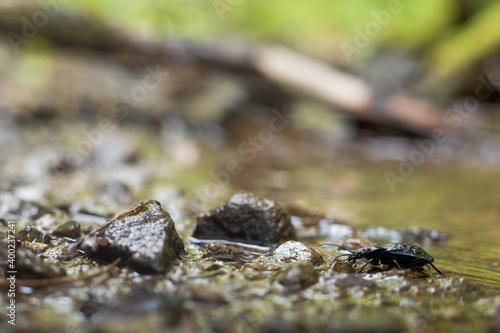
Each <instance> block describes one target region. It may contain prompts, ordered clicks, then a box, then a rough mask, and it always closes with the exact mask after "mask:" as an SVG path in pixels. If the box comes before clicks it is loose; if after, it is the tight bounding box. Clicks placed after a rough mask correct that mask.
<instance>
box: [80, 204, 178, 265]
mask: <svg viewBox="0 0 500 333" xmlns="http://www.w3.org/2000/svg"><path fill="white" fill-rule="evenodd" d="M80 248H81V249H84V250H86V251H88V254H89V256H90V257H92V258H96V259H100V260H104V261H113V260H115V259H116V258H118V257H120V258H122V262H124V263H125V264H126V265H128V266H129V267H131V268H132V269H134V270H136V271H137V272H140V273H161V272H165V271H167V270H168V268H169V267H170V266H171V264H172V262H173V261H174V260H175V259H177V258H178V257H179V254H180V253H181V252H183V251H184V243H183V242H182V240H181V238H180V237H179V235H178V234H177V231H176V229H175V224H174V221H172V219H171V218H170V215H169V214H168V213H167V212H166V211H165V210H163V209H162V208H161V205H160V203H159V202H158V201H156V200H149V201H147V202H141V203H140V204H139V205H137V206H136V207H134V208H133V209H131V210H129V211H127V212H125V213H123V214H121V215H120V216H118V217H116V218H115V219H113V220H111V221H109V222H108V223H106V224H105V225H104V226H102V227H101V228H99V229H97V230H95V231H93V232H92V233H90V234H89V235H87V236H86V237H85V239H84V240H83V242H82V244H81V245H80Z"/></svg>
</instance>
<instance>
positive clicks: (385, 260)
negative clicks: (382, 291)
mask: <svg viewBox="0 0 500 333" xmlns="http://www.w3.org/2000/svg"><path fill="white" fill-rule="evenodd" d="M321 245H334V246H337V247H339V248H341V249H344V250H346V251H349V252H350V253H349V254H347V253H346V254H341V255H340V256H337V257H335V259H337V258H338V257H343V256H349V257H348V258H347V259H346V262H347V263H348V264H350V265H354V263H355V262H356V260H358V259H361V258H365V259H367V260H368V262H367V263H366V264H364V265H363V267H361V268H360V269H358V271H357V273H361V272H363V270H364V269H365V267H366V265H368V264H372V265H378V264H379V263H382V264H383V265H387V266H389V268H394V267H397V268H399V269H403V268H410V267H417V266H424V265H431V266H432V268H434V269H435V270H436V272H438V273H439V275H441V276H445V275H444V274H443V273H441V271H439V269H437V268H436V266H434V265H433V264H432V262H433V261H434V258H433V257H431V256H430V255H429V254H428V253H427V252H425V251H424V249H422V248H421V247H418V246H416V245H412V244H404V243H388V244H373V245H370V246H365V247H363V248H361V249H358V250H355V251H352V250H348V249H346V248H345V247H343V246H340V245H337V244H330V243H325V244H321ZM321 245H320V246H321Z"/></svg>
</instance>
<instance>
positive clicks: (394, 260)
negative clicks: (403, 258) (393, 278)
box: [392, 259, 402, 271]
mask: <svg viewBox="0 0 500 333" xmlns="http://www.w3.org/2000/svg"><path fill="white" fill-rule="evenodd" d="M392 261H393V262H394V263H395V264H396V266H398V268H399V270H400V271H402V269H401V266H399V264H398V262H397V261H396V259H392Z"/></svg>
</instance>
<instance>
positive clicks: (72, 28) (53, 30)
mask: <svg viewBox="0 0 500 333" xmlns="http://www.w3.org/2000/svg"><path fill="white" fill-rule="evenodd" d="M36 11H40V8H35V7H16V9H8V8H4V9H2V10H1V11H0V32H1V31H3V32H4V33H5V34H6V36H7V37H9V36H11V37H12V36H13V35H12V34H16V35H17V36H22V33H23V24H24V22H25V20H24V21H23V20H21V18H22V17H33V14H34V13H35V12H36ZM37 33H38V34H39V35H41V36H44V37H45V38H47V39H49V40H50V41H52V43H53V44H54V45H55V46H64V47H85V48H88V49H91V50H94V51H99V52H105V53H108V54H113V55H120V56H119V57H115V58H116V59H117V61H122V63H123V64H124V65H126V66H129V67H132V68H133V67H134V66H135V67H137V66H138V62H139V63H140V61H137V59H141V60H142V61H146V62H147V61H149V62H151V61H152V60H153V59H154V61H162V62H163V63H167V64H169V65H174V64H176V63H180V64H183V63H189V64H191V65H194V66H201V67H209V68H214V69H216V70H220V71H229V72H232V73H235V74H241V73H245V74H252V75H253V76H257V77H258V78H259V79H260V80H261V81H265V83H266V84H265V86H266V89H267V90H268V91H267V92H266V93H267V95H270V94H271V95H273V94H274V95H278V94H283V92H286V91H288V92H289V95H290V97H291V98H292V97H293V98H300V97H302V98H309V99H314V100H317V101H319V102H322V103H324V104H326V105H328V106H330V107H332V108H334V109H335V110H338V111H342V112H345V113H347V114H349V115H350V116H352V117H354V118H357V119H360V120H366V121H370V122H375V123H379V124H385V125H390V126H393V127H397V128H401V129H405V130H410V131H412V132H417V133H420V134H424V135H426V134H427V135H428V134H430V133H431V131H432V130H433V129H435V128H441V129H444V130H447V129H449V126H448V125H447V123H446V122H445V121H444V119H443V117H442V114H443V110H441V108H439V107H437V106H435V105H433V104H431V103H429V102H427V101H424V100H421V99H419V98H416V97H412V96H408V95H402V94H399V93H395V94H394V95H392V96H389V97H387V98H385V99H384V100H382V101H380V100H378V101H377V102H376V100H377V99H376V96H374V89H372V87H370V86H369V85H368V84H367V83H366V82H365V81H364V80H362V79H361V78H359V77H356V76H354V75H351V74H347V73H344V72H342V71H340V70H339V69H336V68H335V67H333V66H331V65H329V64H326V63H324V62H321V61H319V60H317V59H314V58H312V57H308V56H305V55H301V54H299V53H297V52H294V51H292V50H289V49H285V48H283V47H262V48H254V49H251V48H248V47H238V46H235V45H232V44H222V45H220V44H219V45H214V44H211V45H206V44H202V43H196V42H192V41H144V40H138V39H136V38H133V37H131V36H127V35H124V34H123V33H120V32H117V31H116V30H113V29H111V28H109V27H106V26H105V25H104V24H102V23H100V22H94V21H91V20H89V19H87V18H85V17H83V16H75V15H73V16H72V17H68V13H57V14H56V15H55V16H53V17H51V18H50V19H49V21H48V23H47V24H46V25H44V26H43V27H40V28H38V32H37ZM127 56H131V57H132V59H135V60H136V61H130V60H131V59H130V57H128V58H127ZM141 65H142V64H141ZM267 87H268V88H267ZM269 90H271V91H269ZM256 97H257V98H258V97H259V96H256ZM263 99H264V98H263Z"/></svg>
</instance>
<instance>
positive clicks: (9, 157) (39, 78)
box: [0, 0, 500, 290]
mask: <svg viewBox="0 0 500 333" xmlns="http://www.w3.org/2000/svg"><path fill="white" fill-rule="evenodd" d="M499 15H500V1H487V0H481V1H469V0H460V1H451V0H422V1H406V0H401V1H382V0H377V1H374V0H360V1H341V0H328V1H327V0H318V1H309V2H307V1H300V2H299V1H296V2H290V1H283V0H275V1H261V0H255V1H249V0H214V1H200V0H192V1H174V0H171V1H158V0H149V1H142V2H132V1H128V2H124V1H118V0H99V1H97V0H85V1H83V0H74V1H63V0H60V1H58V0H47V1H27V0H25V1H10V0H8V1H6V0H4V1H2V3H1V4H0V37H1V38H0V213H2V214H3V215H4V216H8V213H9V212H12V209H14V208H15V207H18V208H19V209H21V210H22V207H26V206H23V205H25V203H29V202H30V203H33V202H35V203H37V204H39V205H44V206H71V207H76V208H74V209H76V210H80V211H86V212H91V213H92V214H96V215H99V216H112V215H114V214H116V213H118V212H122V211H123V210H124V209H128V208H129V207H131V206H133V205H135V204H136V203H137V202H140V201H142V200H147V199H151V198H152V199H156V200H159V201H160V202H162V204H163V205H164V207H165V209H166V210H168V211H169V212H170V213H171V215H172V217H173V219H174V220H175V221H176V223H177V225H178V229H179V230H180V233H181V234H182V235H188V234H189V233H190V232H191V231H192V226H193V221H194V219H195V217H196V216H197V215H198V214H200V213H202V212H205V211H206V210H207V209H209V208H212V207H214V206H216V205H219V204H221V203H222V202H223V201H224V200H226V199H227V198H228V197H230V196H231V194H233V193H235V192H238V191H251V192H254V193H256V194H258V195H261V196H264V197H267V198H270V199H274V200H277V201H278V202H280V203H282V204H283V205H285V206H287V207H292V208H290V209H295V210H294V211H301V212H307V214H311V215H315V214H317V215H324V216H329V217H330V218H333V219H335V220H339V221H344V222H346V223H349V224H350V225H352V226H354V227H360V228H361V227H363V228H367V227H384V228H401V227H409V226H419V227H425V228H432V229H436V230H439V231H441V232H443V233H445V234H446V235H447V237H448V240H447V242H446V244H444V245H441V246H437V247H436V248H434V249H433V253H434V256H435V257H436V258H439V262H440V264H439V267H440V268H441V269H443V270H445V271H446V272H447V275H448V274H449V275H451V276H454V274H455V275H457V276H459V275H460V276H465V277H468V278H469V279H471V280H474V281H479V282H480V283H481V284H482V285H485V286H488V287H489V288H493V289H494V288H496V290H498V288H499V286H500V279H499V277H498V276H499V273H500V267H499V261H498V260H499V259H498V258H499V257H500V246H499V245H498V244H499V240H500V227H499V222H500V205H499V202H500V191H498V185H500V170H499V166H500V137H499V129H500V112H499V104H498V103H499V98H498V97H499V95H498V89H499V87H500V26H499V25H498V16H499ZM13 207H14V208H13ZM178 221H180V222H178ZM182 221H188V222H186V223H185V224H183V223H182ZM40 223H42V222H40Z"/></svg>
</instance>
